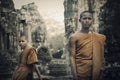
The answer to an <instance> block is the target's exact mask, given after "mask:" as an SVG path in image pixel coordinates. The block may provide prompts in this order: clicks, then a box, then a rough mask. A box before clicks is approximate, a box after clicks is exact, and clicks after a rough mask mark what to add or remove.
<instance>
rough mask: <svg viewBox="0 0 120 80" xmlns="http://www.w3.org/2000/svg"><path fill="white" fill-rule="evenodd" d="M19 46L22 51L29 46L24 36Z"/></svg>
mask: <svg viewBox="0 0 120 80" xmlns="http://www.w3.org/2000/svg"><path fill="white" fill-rule="evenodd" d="M19 45H20V47H21V48H22V49H25V47H26V46H27V40H26V38H25V37H24V36H22V37H21V38H20V39H19Z"/></svg>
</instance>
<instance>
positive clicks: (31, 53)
mask: <svg viewBox="0 0 120 80" xmlns="http://www.w3.org/2000/svg"><path fill="white" fill-rule="evenodd" d="M36 62H38V58H37V54H36V50H35V49H34V48H26V49H25V50H24V51H23V52H22V53H21V55H20V62H19V65H18V67H17V68H16V70H15V72H14V73H13V76H12V80H27V79H28V76H29V74H31V73H32V66H28V65H31V64H33V63H36Z"/></svg>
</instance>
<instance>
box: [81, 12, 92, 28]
mask: <svg viewBox="0 0 120 80" xmlns="http://www.w3.org/2000/svg"><path fill="white" fill-rule="evenodd" d="M80 22H81V24H82V27H83V28H90V26H91V25H92V23H93V16H92V14H91V13H89V12H85V13H83V15H82V17H81V19H80Z"/></svg>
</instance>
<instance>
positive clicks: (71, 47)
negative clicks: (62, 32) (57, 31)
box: [69, 37, 77, 80]
mask: <svg viewBox="0 0 120 80" xmlns="http://www.w3.org/2000/svg"><path fill="white" fill-rule="evenodd" d="M75 42H76V39H75V38H73V37H70V39H69V52H70V61H71V70H72V74H73V78H74V79H75V80H76V79H77V72H76V63H75V52H76V50H75V49H76V45H75V44H76V43H75Z"/></svg>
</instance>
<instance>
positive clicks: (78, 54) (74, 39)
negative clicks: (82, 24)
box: [70, 32, 105, 80]
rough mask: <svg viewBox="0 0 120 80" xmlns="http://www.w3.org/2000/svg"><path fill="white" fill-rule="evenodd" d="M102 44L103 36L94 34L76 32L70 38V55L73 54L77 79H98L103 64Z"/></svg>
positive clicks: (103, 41)
mask: <svg viewBox="0 0 120 80" xmlns="http://www.w3.org/2000/svg"><path fill="white" fill-rule="evenodd" d="M104 43H105V36H104V35H102V34H97V33H94V32H92V33H88V34H83V33H80V32H76V33H75V34H73V35H71V36H70V45H71V46H70V53H71V54H75V64H76V71H77V75H78V77H92V80H98V79H99V75H100V71H101V70H102V69H104V62H105V60H104ZM72 46H74V47H72Z"/></svg>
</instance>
